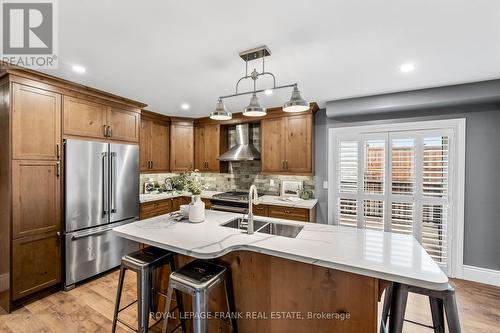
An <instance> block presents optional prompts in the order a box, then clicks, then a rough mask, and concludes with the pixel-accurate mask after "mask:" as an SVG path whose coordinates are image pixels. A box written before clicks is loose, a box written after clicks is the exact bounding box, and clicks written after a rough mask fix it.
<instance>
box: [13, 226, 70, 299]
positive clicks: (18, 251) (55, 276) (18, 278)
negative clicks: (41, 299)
mask: <svg viewBox="0 0 500 333" xmlns="http://www.w3.org/2000/svg"><path fill="white" fill-rule="evenodd" d="M60 244H61V240H60V237H59V236H58V235H56V234H55V233H49V234H41V235H34V236H29V237H23V238H20V239H16V240H14V241H13V242H12V298H13V300H17V299H19V298H22V297H24V296H28V295H30V294H33V293H34V292H36V291H39V290H42V289H45V288H47V287H50V286H53V285H56V284H58V283H60V282H61V245H60Z"/></svg>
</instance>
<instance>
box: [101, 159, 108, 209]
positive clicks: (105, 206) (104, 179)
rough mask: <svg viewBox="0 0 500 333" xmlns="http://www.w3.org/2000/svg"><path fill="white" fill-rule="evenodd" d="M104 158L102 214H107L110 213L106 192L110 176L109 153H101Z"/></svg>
mask: <svg viewBox="0 0 500 333" xmlns="http://www.w3.org/2000/svg"><path fill="white" fill-rule="evenodd" d="M101 159H102V216H103V217H104V216H106V215H107V214H108V200H107V198H108V196H107V193H106V188H107V182H108V177H106V176H107V172H106V162H107V159H108V153H106V152H103V153H102V154H101Z"/></svg>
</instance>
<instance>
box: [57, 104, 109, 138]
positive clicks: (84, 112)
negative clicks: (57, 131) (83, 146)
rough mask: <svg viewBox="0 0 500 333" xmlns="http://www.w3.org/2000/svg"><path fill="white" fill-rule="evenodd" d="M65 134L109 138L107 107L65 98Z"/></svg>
mask: <svg viewBox="0 0 500 333" xmlns="http://www.w3.org/2000/svg"><path fill="white" fill-rule="evenodd" d="M63 108H64V109H63V114H64V116H63V117H64V134H65V135H74V136H82V137H90V138H96V139H104V138H106V137H107V135H106V133H107V127H106V126H107V125H106V106H105V105H103V104H100V103H95V102H91V101H87V100H84V99H81V98H74V97H69V96H64V106H63Z"/></svg>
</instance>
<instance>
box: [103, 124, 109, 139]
mask: <svg viewBox="0 0 500 333" xmlns="http://www.w3.org/2000/svg"><path fill="white" fill-rule="evenodd" d="M102 135H104V137H107V136H108V126H106V125H102Z"/></svg>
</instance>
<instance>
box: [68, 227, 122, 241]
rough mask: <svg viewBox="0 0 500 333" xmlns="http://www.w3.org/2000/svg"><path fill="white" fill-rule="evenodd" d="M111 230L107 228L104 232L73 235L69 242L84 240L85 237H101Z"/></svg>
mask: <svg viewBox="0 0 500 333" xmlns="http://www.w3.org/2000/svg"><path fill="white" fill-rule="evenodd" d="M112 229H113V228H109V229H106V230H101V231H96V232H91V233H88V234H82V235H73V236H71V240H78V239H81V238H85V237H90V236H98V235H103V234H105V233H107V232H108V231H111V230H112Z"/></svg>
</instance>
